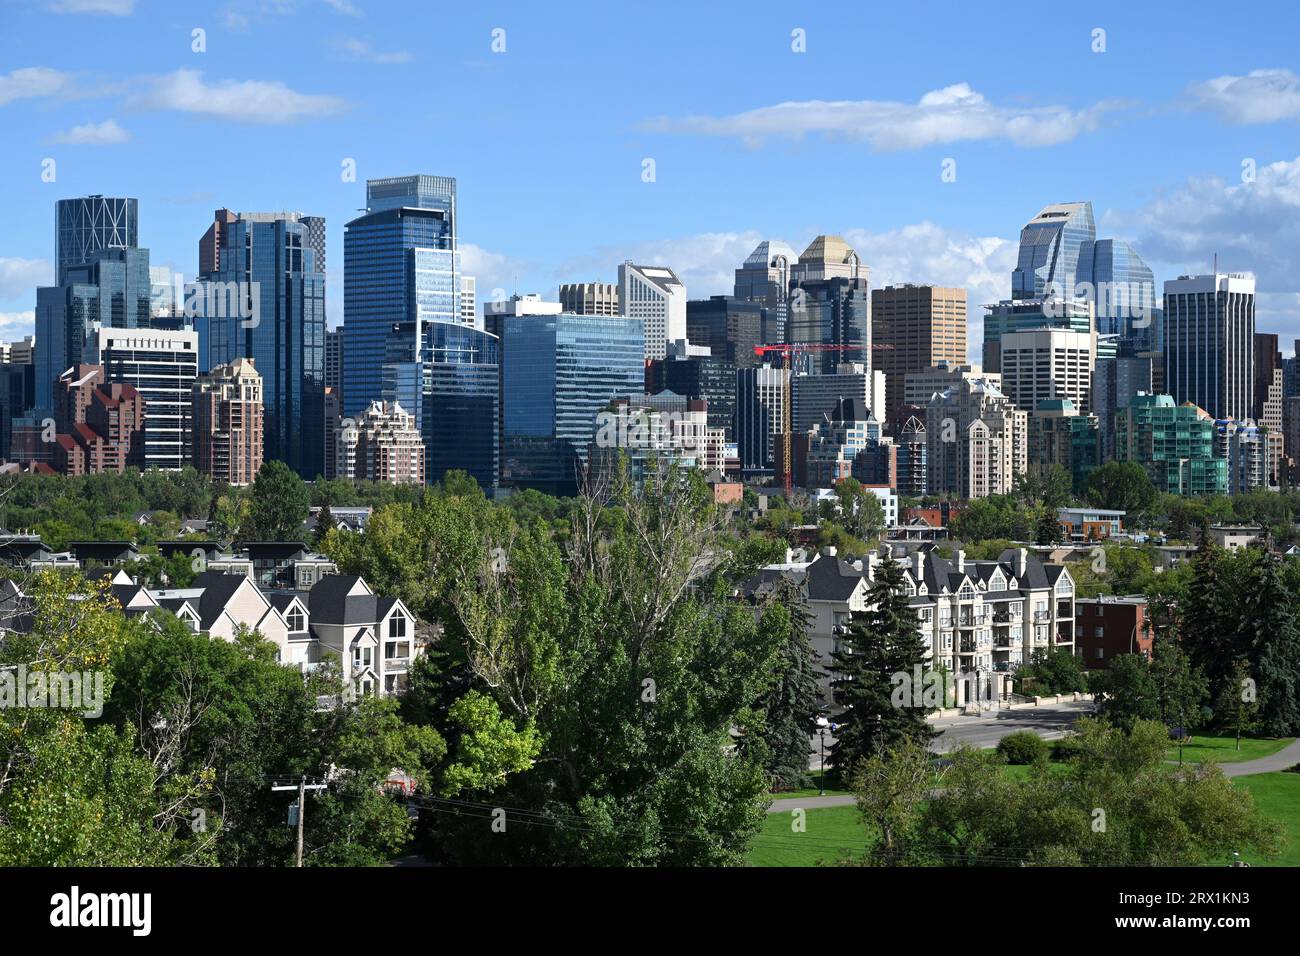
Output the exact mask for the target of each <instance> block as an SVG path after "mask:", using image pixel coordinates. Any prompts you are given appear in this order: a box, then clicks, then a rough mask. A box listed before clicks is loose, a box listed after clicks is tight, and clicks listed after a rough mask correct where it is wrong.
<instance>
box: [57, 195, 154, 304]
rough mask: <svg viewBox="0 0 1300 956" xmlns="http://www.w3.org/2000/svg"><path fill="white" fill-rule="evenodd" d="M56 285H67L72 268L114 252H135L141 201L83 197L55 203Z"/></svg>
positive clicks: (137, 241) (137, 240)
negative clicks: (56, 222) (126, 250)
mask: <svg viewBox="0 0 1300 956" xmlns="http://www.w3.org/2000/svg"><path fill="white" fill-rule="evenodd" d="M54 208H55V217H56V219H57V221H58V225H57V228H56V234H55V263H56V265H57V271H56V274H55V278H54V282H55V284H56V285H63V284H64V280H65V279H66V278H67V274H68V270H69V269H70V268H71V267H72V266H77V265H85V264H87V263H91V262H94V261H95V260H97V259H99V258H100V256H101V254H102V253H104V252H106V251H110V250H123V249H135V248H136V247H137V246H138V245H139V238H140V212H139V201H138V200H135V199H121V198H112V197H108V196H81V197H78V198H76V199H60V200H58V201H57V202H56V203H55V207H54Z"/></svg>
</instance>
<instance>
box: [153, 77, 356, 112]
mask: <svg viewBox="0 0 1300 956" xmlns="http://www.w3.org/2000/svg"><path fill="white" fill-rule="evenodd" d="M127 105H128V107H130V108H132V109H139V110H175V111H178V112H182V113H195V114H198V115H202V116H212V117H216V118H217V119H224V120H233V121H236V122H243V123H260V124H272V123H290V122H293V121H295V120H301V119H310V118H313V117H319V116H330V115H333V114H335V113H339V112H341V111H343V110H345V109H347V107H348V103H347V101H346V100H344V99H342V98H340V97H337V96H329V95H324V94H315V93H299V92H297V91H296V90H292V89H290V88H289V87H287V86H285V85H284V84H283V83H281V82H279V81H278V80H274V81H267V80H222V81H220V82H217V83H207V82H205V81H204V79H203V74H202V72H201V71H199V70H177V71H176V72H175V73H169V74H168V75H166V76H161V77H154V78H152V79H150V80H148V81H147V89H146V90H145V91H144V92H142V93H139V94H137V95H135V96H133V97H131V98H130V100H128V103H127Z"/></svg>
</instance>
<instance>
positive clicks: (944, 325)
mask: <svg viewBox="0 0 1300 956" xmlns="http://www.w3.org/2000/svg"><path fill="white" fill-rule="evenodd" d="M871 341H872V343H873V344H874V345H876V346H877V349H876V350H875V351H874V353H873V359H872V362H873V367H874V368H876V369H879V370H880V371H882V372H884V374H885V382H886V392H885V401H886V405H885V407H883V408H879V409H875V408H873V411H875V412H876V414H877V415H879V416H880V417H881V418H882V419H884V418H887V417H888V416H890V415H893V414H894V413H895V411H897V409H898V406H900V405H903V404H909V405H911V404H917V403H916V402H915V401H914V400H913V399H911V398H908V397H907V395H906V390H907V379H908V377H909V375H910V374H911V373H915V372H922V371H924V370H927V369H930V368H933V367H934V366H936V365H940V364H941V363H943V364H948V363H951V364H952V365H961V364H962V363H963V362H965V361H966V290H965V289H959V288H950V287H947V286H937V285H911V284H908V285H891V286H885V288H883V289H872V290H871ZM880 346H889V347H888V348H880ZM929 399H930V396H929V395H926V396H925V397H924V400H925V401H929Z"/></svg>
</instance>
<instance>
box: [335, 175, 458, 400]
mask: <svg viewBox="0 0 1300 956" xmlns="http://www.w3.org/2000/svg"><path fill="white" fill-rule="evenodd" d="M366 208H367V211H366V213H365V215H362V216H358V217H357V218H356V219H353V220H352V221H351V222H349V223H348V224H347V226H346V227H345V229H344V234H343V270H344V275H343V354H344V363H343V413H344V414H345V415H356V414H360V413H361V412H362V411H364V410H365V409H366V408H368V407H369V405H370V403H371V402H374V401H378V400H380V398H381V393H382V387H383V381H382V379H383V366H384V362H385V360H386V356H387V354H388V345H387V340H388V337H389V336H390V335H391V334H393V330H394V328H395V327H396V328H399V329H401V330H402V331H401V334H403V335H405V336H406V337H407V340H408V341H407V343H406V347H407V348H408V349H409V350H413V351H414V352H416V353H417V354H418V352H419V350H420V348H421V346H422V344H423V341H424V326H425V325H426V324H427V323H428V322H432V321H440V322H463V313H462V290H461V283H460V275H461V272H460V253H459V251H457V240H456V180H455V179H454V178H452V177H450V176H396V177H391V178H387V179H371V180H368V181H367V182H366Z"/></svg>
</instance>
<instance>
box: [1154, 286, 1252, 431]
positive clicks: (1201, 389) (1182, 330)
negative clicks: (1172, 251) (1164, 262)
mask: <svg viewBox="0 0 1300 956" xmlns="http://www.w3.org/2000/svg"><path fill="white" fill-rule="evenodd" d="M1165 390H1166V391H1167V392H1168V393H1169V394H1170V395H1172V396H1173V398H1174V401H1176V402H1191V403H1192V404H1193V405H1196V406H1198V407H1200V408H1202V409H1204V410H1205V411H1206V412H1207V413H1209V415H1210V417H1212V418H1236V419H1242V418H1251V417H1252V416H1253V415H1254V404H1255V280H1254V278H1253V277H1250V276H1246V275H1241V274H1238V273H1216V274H1215V275H1201V276H1180V277H1179V278H1177V279H1171V280H1169V281H1168V282H1166V283H1165Z"/></svg>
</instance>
